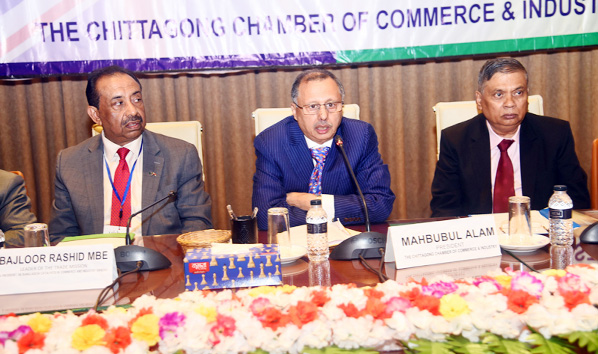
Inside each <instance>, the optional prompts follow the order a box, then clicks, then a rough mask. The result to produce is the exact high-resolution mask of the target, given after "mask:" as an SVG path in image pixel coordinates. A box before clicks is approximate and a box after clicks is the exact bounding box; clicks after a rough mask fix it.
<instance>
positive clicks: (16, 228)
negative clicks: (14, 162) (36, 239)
mask: <svg viewBox="0 0 598 354" xmlns="http://www.w3.org/2000/svg"><path fill="white" fill-rule="evenodd" d="M34 222H35V215H33V213H32V212H31V200H29V197H28V196H27V193H26V191H25V181H23V179H22V178H21V176H18V175H16V174H14V173H12V172H8V171H4V170H0V230H2V232H4V238H5V242H6V245H7V246H8V247H10V246H22V245H23V228H24V227H25V226H26V225H27V224H31V223H34ZM0 252H1V251H0Z"/></svg>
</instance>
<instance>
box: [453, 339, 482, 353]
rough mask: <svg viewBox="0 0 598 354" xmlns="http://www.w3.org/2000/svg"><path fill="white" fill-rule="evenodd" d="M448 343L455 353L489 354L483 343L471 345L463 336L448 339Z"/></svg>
mask: <svg viewBox="0 0 598 354" xmlns="http://www.w3.org/2000/svg"><path fill="white" fill-rule="evenodd" d="M448 342H449V343H450V344H451V345H452V347H453V351H454V352H455V353H462V354H490V353H492V351H491V350H490V346H488V345H487V344H485V343H472V342H470V341H469V340H468V339H466V338H465V337H463V336H457V337H450V338H448Z"/></svg>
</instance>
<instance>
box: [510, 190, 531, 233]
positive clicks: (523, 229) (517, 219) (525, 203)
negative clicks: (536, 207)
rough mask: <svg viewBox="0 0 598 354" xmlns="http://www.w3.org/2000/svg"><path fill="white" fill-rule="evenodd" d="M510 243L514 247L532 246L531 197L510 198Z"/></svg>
mask: <svg viewBox="0 0 598 354" xmlns="http://www.w3.org/2000/svg"><path fill="white" fill-rule="evenodd" d="M509 243H510V244H512V245H530V244H532V223H531V212H530V198H529V197H525V196H513V197H509Z"/></svg>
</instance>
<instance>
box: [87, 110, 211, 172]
mask: <svg viewBox="0 0 598 354" xmlns="http://www.w3.org/2000/svg"><path fill="white" fill-rule="evenodd" d="M101 128H102V127H101V126H98V125H96V124H94V126H93V127H92V129H91V133H92V135H98V134H100V133H101V132H102V129H101ZM145 128H146V129H147V130H149V131H152V132H154V133H159V134H163V135H166V136H170V137H173V138H177V139H181V140H184V141H186V142H188V143H191V144H193V145H194V146H195V148H196V149H197V153H198V154H199V160H200V161H201V164H202V166H203V176H204V180H205V175H206V167H205V164H204V163H203V150H202V147H201V133H202V130H203V129H202V127H201V123H199V122H198V121H196V120H190V121H177V122H154V123H146V125H145Z"/></svg>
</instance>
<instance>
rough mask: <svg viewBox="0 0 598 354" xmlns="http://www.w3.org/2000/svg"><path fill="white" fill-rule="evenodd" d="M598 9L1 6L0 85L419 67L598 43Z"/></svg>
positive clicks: (185, 0)
mask: <svg viewBox="0 0 598 354" xmlns="http://www.w3.org/2000/svg"><path fill="white" fill-rule="evenodd" d="M597 7H598V0H522V1H505V0H495V1H492V0H457V1H454V0H450V1H449V0H440V1H439V0H417V1H415V0H408V1H392V0H373V1H367V2H364V1H358V0H329V1H317V0H305V1H294V2H289V1H272V0H271V1H266V0H261V1H258V0H253V1H242V0H230V1H191V0H181V1H176V2H168V1H151V2H148V1H145V0H127V1H121V0H43V1H41V0H28V1H22V0H4V1H2V3H1V4H0V77H17V76H34V75H53V74H69V73H86V72H89V71H91V70H93V69H96V68H98V67H101V66H105V65H109V64H118V65H121V66H124V67H127V68H128V69H131V70H135V71H168V70H202V69H234V68H244V67H259V66H303V65H323V64H338V63H358V62H374V61H387V60H403V59H419V58H433V57H447V56H460V55H472V54H487V53H505V52H517V51H533V50H543V49H553V48H566V47H582V46H591V45H597V44H598V15H597V12H598V9H597Z"/></svg>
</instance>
